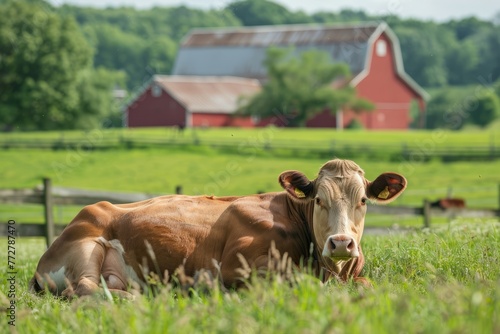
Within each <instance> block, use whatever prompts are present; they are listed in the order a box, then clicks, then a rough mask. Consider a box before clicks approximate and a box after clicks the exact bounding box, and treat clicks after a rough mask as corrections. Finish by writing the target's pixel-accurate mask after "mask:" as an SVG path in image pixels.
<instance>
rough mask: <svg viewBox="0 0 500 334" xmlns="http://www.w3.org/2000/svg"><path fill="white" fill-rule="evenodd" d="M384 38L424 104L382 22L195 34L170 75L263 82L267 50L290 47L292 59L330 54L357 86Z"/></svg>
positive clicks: (394, 39)
mask: <svg viewBox="0 0 500 334" xmlns="http://www.w3.org/2000/svg"><path fill="white" fill-rule="evenodd" d="M382 32H386V33H387V35H388V36H389V38H390V39H391V41H392V43H393V46H394V52H395V60H396V70H397V72H398V74H399V75H400V76H401V78H402V79H403V80H404V81H405V82H406V83H407V84H408V85H409V86H410V87H411V88H412V89H414V90H415V91H416V92H417V93H418V94H419V95H421V96H422V97H424V98H427V93H426V92H425V91H424V90H423V89H422V88H421V87H420V86H419V85H418V84H417V83H416V82H415V81H413V79H412V78H410V77H409V76H408V75H407V74H406V73H405V71H404V68H403V62H402V57H401V51H400V48H399V41H398V40H397V37H396V35H395V34H394V32H392V30H391V29H390V28H389V27H388V26H387V24H386V23H384V22H367V23H356V24H342V25H318V24H313V25H311V24H308V25H304V24H299V25H276V26H257V27H234V28H210V29H207V28H202V29H194V30H191V32H190V33H189V34H188V35H187V36H186V37H185V38H184V39H183V41H182V42H181V46H180V48H179V51H178V54H177V58H176V61H175V64H174V68H173V71H172V73H173V74H175V75H198V76H238V77H247V78H256V79H259V80H262V79H265V78H266V76H267V75H266V68H265V66H264V59H265V57H266V49H267V48H268V47H270V46H277V47H287V46H293V47H294V49H295V52H296V53H300V52H304V51H307V50H310V49H315V50H321V51H325V52H327V53H328V54H330V55H331V57H332V60H333V61H335V62H343V63H347V64H348V65H349V67H350V70H351V73H352V74H353V75H354V79H353V81H352V83H353V84H354V85H356V84H357V82H359V81H360V80H361V78H362V77H363V76H364V75H366V73H367V72H368V71H369V69H368V67H369V55H370V50H371V45H372V44H373V42H374V41H375V40H376V38H378V36H380V34H381V33H382Z"/></svg>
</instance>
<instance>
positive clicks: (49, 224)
mask: <svg viewBox="0 0 500 334" xmlns="http://www.w3.org/2000/svg"><path fill="white" fill-rule="evenodd" d="M52 207H53V200H52V182H51V180H50V179H49V178H44V179H43V208H44V214H45V241H46V243H47V247H49V246H50V245H51V244H52V242H53V241H54V215H53V208H52Z"/></svg>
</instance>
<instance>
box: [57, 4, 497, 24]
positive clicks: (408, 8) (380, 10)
mask: <svg viewBox="0 0 500 334" xmlns="http://www.w3.org/2000/svg"><path fill="white" fill-rule="evenodd" d="M50 2H51V3H52V4H54V5H56V6H57V5H60V4H63V3H68V4H74V5H78V6H90V7H99V8H102V7H108V6H110V7H116V6H124V5H125V6H133V7H136V8H150V7H153V6H163V7H171V6H178V5H186V6H189V7H194V8H201V9H209V8H214V9H220V8H223V7H225V6H226V5H227V4H228V3H230V2H232V0H139V1H137V0H51V1H50ZM274 2H277V3H280V4H282V5H283V6H285V7H286V8H288V9H289V10H293V11H296V10H303V11H305V12H306V13H309V14H311V13H314V12H317V11H330V12H337V11H339V10H341V9H343V8H349V9H356V10H359V9H362V10H364V11H365V12H367V13H368V14H373V15H376V14H378V15H388V14H394V15H397V16H399V17H402V18H410V17H412V18H417V19H421V20H434V21H438V22H443V21H448V20H450V19H460V18H464V17H468V16H476V17H478V18H481V19H486V20H490V19H493V17H494V16H495V15H496V14H499V15H500V1H498V0H475V1H474V0H473V1H471V0H418V1H416V0H360V1H352V0H305V1H304V0H274Z"/></svg>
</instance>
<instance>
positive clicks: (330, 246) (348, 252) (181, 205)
mask: <svg viewBox="0 0 500 334" xmlns="http://www.w3.org/2000/svg"><path fill="white" fill-rule="evenodd" d="M279 182H280V184H281V186H282V187H283V188H284V189H285V190H286V191H283V192H277V193H266V194H259V195H250V196H242V197H214V196H182V195H173V196H161V197H157V198H153V199H149V200H145V201H141V202H137V203H132V204H122V205H114V204H111V203H108V202H99V203H97V204H94V205H90V206H87V207H85V208H84V209H83V210H82V211H81V212H80V213H79V214H78V215H77V216H76V217H75V218H74V219H73V221H72V222H71V223H70V224H69V225H68V226H67V227H66V229H65V230H64V231H63V233H62V234H61V236H60V237H59V238H57V239H56V240H55V242H54V243H53V244H52V245H51V246H50V248H49V249H48V250H47V251H46V253H45V254H44V255H43V256H42V258H41V259H40V262H39V264H38V267H37V270H36V273H35V276H34V277H33V279H32V280H31V281H30V290H31V291H33V292H40V291H44V290H45V289H46V288H48V290H49V291H50V292H51V293H53V294H55V295H61V296H73V295H77V296H83V295H89V294H92V293H94V292H96V291H98V290H100V289H101V286H102V285H101V277H102V279H103V280H104V282H105V283H106V285H107V287H108V289H109V290H110V291H117V293H123V291H127V290H128V289H129V288H130V286H131V284H134V285H135V286H137V285H139V286H141V287H142V288H146V287H147V286H146V283H145V282H146V279H147V277H145V275H144V272H145V270H144V269H145V268H150V271H149V272H153V273H160V274H163V273H169V274H172V273H174V272H175V270H176V269H177V268H179V267H180V266H183V268H184V272H185V274H186V275H188V276H194V275H196V274H197V272H199V271H200V270H207V271H209V272H212V274H213V275H214V276H218V277H219V279H220V280H221V281H222V283H223V284H224V285H225V286H226V287H238V286H239V285H240V284H241V283H242V280H241V278H242V277H241V270H240V268H241V267H242V262H241V260H240V258H241V257H242V256H243V257H244V259H246V261H247V263H248V265H249V266H250V267H251V268H253V269H257V270H265V269H266V268H268V261H269V258H270V257H269V250H270V247H271V245H272V244H274V245H275V247H276V249H277V250H278V251H279V252H280V253H281V254H285V253H286V254H287V255H288V257H289V258H290V259H291V260H292V261H293V263H294V264H296V265H298V266H299V265H300V264H302V263H307V261H308V259H313V262H316V263H317V264H318V266H317V267H318V269H319V270H318V271H317V275H318V277H319V278H321V279H322V280H327V279H329V278H331V277H338V278H340V279H341V280H343V281H346V280H348V279H349V278H353V279H354V280H361V281H363V278H361V277H358V276H359V274H360V272H361V269H362V268H363V265H364V256H363V253H362V250H361V244H360V241H361V236H362V233H363V228H364V219H365V214H366V201H367V200H368V199H370V200H374V201H376V202H379V203H388V202H390V201H392V200H394V199H395V198H396V197H397V196H399V195H400V194H401V193H402V192H403V190H404V189H405V188H406V184H407V182H406V179H405V178H404V177H403V176H401V175H399V174H396V173H383V174H381V175H380V176H379V177H377V178H376V179H375V180H374V181H373V182H370V181H368V180H366V179H365V177H364V172H363V170H362V169H361V168H360V167H359V166H358V165H357V164H355V163H354V162H352V161H349V160H339V159H335V160H331V161H329V162H327V163H326V164H324V165H323V166H322V167H321V169H320V171H319V174H318V176H317V178H316V179H315V180H312V181H311V180H309V179H308V178H307V177H306V176H305V175H304V174H303V173H301V172H298V171H285V172H283V173H282V174H281V175H280V176H279ZM320 273H322V274H320Z"/></svg>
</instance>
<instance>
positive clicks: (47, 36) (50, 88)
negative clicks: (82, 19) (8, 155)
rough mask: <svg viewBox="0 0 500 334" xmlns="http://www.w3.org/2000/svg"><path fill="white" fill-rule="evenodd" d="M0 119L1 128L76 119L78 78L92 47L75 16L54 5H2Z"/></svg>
mask: <svg viewBox="0 0 500 334" xmlns="http://www.w3.org/2000/svg"><path fill="white" fill-rule="evenodd" d="M0 17H2V20H1V22H0V31H1V33H2V35H3V36H2V38H1V39H0V41H1V42H0V43H2V44H3V45H2V47H1V48H0V50H2V51H1V53H2V54H1V55H0V73H1V75H0V94H1V95H0V123H1V124H2V127H3V129H5V130H13V129H23V130H29V129H35V128H38V129H60V128H65V127H67V126H68V124H71V123H73V122H74V121H75V120H76V119H78V107H79V94H78V90H77V87H78V81H79V80H80V75H81V71H82V70H84V69H86V68H89V66H90V64H91V55H92V50H91V49H90V47H89V46H88V44H87V43H86V41H85V40H84V38H83V36H82V35H81V33H80V32H79V30H78V27H77V25H76V24H75V22H74V20H73V19H72V18H69V17H59V16H58V15H57V14H55V13H53V12H52V11H51V10H50V8H48V7H42V5H41V4H40V5H34V6H31V5H30V4H28V3H25V2H13V1H9V2H7V3H6V4H5V5H1V6H0Z"/></svg>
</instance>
